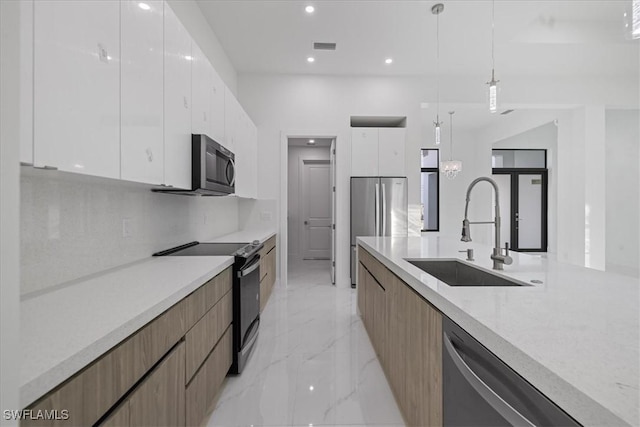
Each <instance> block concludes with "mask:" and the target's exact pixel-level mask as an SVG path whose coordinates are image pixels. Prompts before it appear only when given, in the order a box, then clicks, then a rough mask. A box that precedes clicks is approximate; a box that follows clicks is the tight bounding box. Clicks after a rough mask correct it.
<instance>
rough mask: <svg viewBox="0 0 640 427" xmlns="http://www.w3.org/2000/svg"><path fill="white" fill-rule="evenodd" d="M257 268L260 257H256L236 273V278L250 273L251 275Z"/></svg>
mask: <svg viewBox="0 0 640 427" xmlns="http://www.w3.org/2000/svg"><path fill="white" fill-rule="evenodd" d="M258 267H260V255H257V256H256V257H255V259H254V261H252V262H251V263H250V264H249V265H247V266H246V267H243V268H242V269H241V270H240V271H238V277H244V276H247V275H249V274H251V273H253V272H254V271H255V270H256V269H257V268H258Z"/></svg>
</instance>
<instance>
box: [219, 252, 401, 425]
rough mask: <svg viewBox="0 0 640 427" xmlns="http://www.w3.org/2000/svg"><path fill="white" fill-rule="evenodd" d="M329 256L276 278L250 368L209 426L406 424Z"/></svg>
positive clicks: (229, 385) (352, 296)
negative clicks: (335, 280)
mask: <svg viewBox="0 0 640 427" xmlns="http://www.w3.org/2000/svg"><path fill="white" fill-rule="evenodd" d="M328 270H329V261H301V262H297V263H290V265H289V283H288V285H287V287H284V286H282V285H281V283H276V285H275V287H274V291H273V294H272V296H271V299H270V300H269V302H268V304H267V306H266V308H265V310H264V312H263V314H262V319H261V325H260V336H259V338H258V343H257V346H256V348H255V350H254V354H253V355H252V357H251V359H250V360H249V363H248V365H247V367H246V369H245V371H244V372H243V373H242V374H241V375H240V376H236V377H233V376H230V377H227V379H226V380H225V385H224V388H223V390H222V393H221V395H220V397H219V400H218V402H217V407H216V409H215V411H214V412H213V414H212V416H211V418H210V419H209V423H208V425H209V426H305V427H306V426H321V425H325V426H336V425H341V426H345V425H349V426H372V425H379V426H403V425H404V422H403V420H402V416H401V415H400V411H399V410H398V407H397V404H396V402H395V399H394V397H393V395H392V393H391V390H390V388H389V385H388V383H387V381H386V378H385V377H384V373H383V372H382V369H381V367H380V363H379V362H378V359H377V357H376V355H375V353H374V351H373V348H372V347H371V343H370V341H369V338H368V337H367V333H366V331H365V330H364V327H363V325H362V322H361V320H360V318H359V317H358V315H357V314H356V293H355V290H353V289H350V288H341V287H335V286H332V285H331V283H330V279H329V273H328Z"/></svg>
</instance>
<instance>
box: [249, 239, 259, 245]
mask: <svg viewBox="0 0 640 427" xmlns="http://www.w3.org/2000/svg"><path fill="white" fill-rule="evenodd" d="M251 244H252V245H253V246H260V240H254V241H253V242H251Z"/></svg>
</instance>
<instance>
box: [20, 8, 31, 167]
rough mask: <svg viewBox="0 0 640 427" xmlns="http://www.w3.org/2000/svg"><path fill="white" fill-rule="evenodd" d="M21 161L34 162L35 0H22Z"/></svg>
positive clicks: (28, 163)
mask: <svg viewBox="0 0 640 427" xmlns="http://www.w3.org/2000/svg"><path fill="white" fill-rule="evenodd" d="M20 162H22V163H24V164H27V165H30V164H33V0H23V1H21V2H20Z"/></svg>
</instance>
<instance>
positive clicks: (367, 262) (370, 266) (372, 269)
mask: <svg viewBox="0 0 640 427" xmlns="http://www.w3.org/2000/svg"><path fill="white" fill-rule="evenodd" d="M358 259H359V260H360V262H361V263H362V264H364V266H365V267H366V268H367V270H369V273H371V275H372V276H373V277H375V278H376V280H377V281H378V282H380V283H381V284H382V285H383V286H384V284H385V283H386V282H387V281H388V280H389V278H388V274H389V270H388V269H387V267H385V266H384V265H383V264H382V263H381V262H380V261H378V260H377V259H376V258H375V257H374V256H373V255H371V254H370V253H369V252H367V251H366V250H365V249H363V248H362V247H361V246H358Z"/></svg>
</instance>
